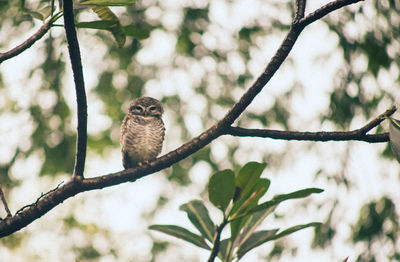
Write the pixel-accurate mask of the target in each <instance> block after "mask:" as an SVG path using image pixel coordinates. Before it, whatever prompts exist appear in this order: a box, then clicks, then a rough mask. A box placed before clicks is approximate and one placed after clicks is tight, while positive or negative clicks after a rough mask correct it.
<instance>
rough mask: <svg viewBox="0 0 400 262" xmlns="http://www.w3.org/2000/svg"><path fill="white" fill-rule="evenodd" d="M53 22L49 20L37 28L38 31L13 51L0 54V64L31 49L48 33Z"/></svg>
mask: <svg viewBox="0 0 400 262" xmlns="http://www.w3.org/2000/svg"><path fill="white" fill-rule="evenodd" d="M53 22H54V21H53V20H51V19H50V20H49V21H48V22H46V23H45V24H43V25H42V26H41V27H40V28H39V30H38V31H36V32H35V33H34V34H33V35H32V36H31V37H29V38H28V39H27V40H25V41H24V42H23V43H22V44H20V45H18V46H16V47H14V48H13V49H11V50H9V51H7V52H5V53H0V64H1V63H2V62H3V61H5V60H7V59H10V58H12V57H14V56H17V55H19V54H21V53H22V52H23V51H25V50H26V49H28V48H29V47H31V46H32V45H33V44H34V43H35V42H36V41H37V40H39V39H40V38H42V37H43V36H44V35H45V34H46V33H47V31H49V29H50V27H51V25H52V23H53Z"/></svg>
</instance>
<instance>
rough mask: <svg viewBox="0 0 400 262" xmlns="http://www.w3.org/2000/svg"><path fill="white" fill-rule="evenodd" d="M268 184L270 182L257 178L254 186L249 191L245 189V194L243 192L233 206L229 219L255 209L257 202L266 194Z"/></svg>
mask: <svg viewBox="0 0 400 262" xmlns="http://www.w3.org/2000/svg"><path fill="white" fill-rule="evenodd" d="M270 184H271V181H270V180H269V179H267V178H258V179H257V180H256V184H254V185H253V186H252V188H251V189H249V190H247V189H246V191H247V192H246V193H244V192H243V193H244V194H242V195H241V197H240V198H239V200H237V201H236V202H235V203H234V204H233V206H232V209H231V211H230V212H229V216H230V218H231V219H234V218H235V217H236V216H238V215H239V214H243V213H244V212H245V211H248V210H250V208H253V207H255V206H256V205H257V204H258V200H259V199H260V198H261V197H262V196H263V195H264V194H265V193H266V192H267V190H268V188H269V186H270Z"/></svg>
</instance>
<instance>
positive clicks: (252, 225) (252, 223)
mask: <svg viewBox="0 0 400 262" xmlns="http://www.w3.org/2000/svg"><path fill="white" fill-rule="evenodd" d="M275 208H276V205H275V206H272V207H270V208H268V209H264V210H261V211H258V212H256V213H254V214H252V215H251V216H250V219H249V220H248V221H247V223H246V224H245V225H244V227H243V230H242V232H241V234H240V236H239V237H238V239H237V241H236V242H235V246H237V247H240V246H241V245H243V243H244V242H245V241H247V239H249V238H250V237H251V235H252V234H253V232H254V231H255V230H256V228H257V227H258V226H259V225H260V224H261V222H262V221H264V219H265V218H266V217H267V216H268V215H269V214H271V213H272V212H273V211H274V210H275Z"/></svg>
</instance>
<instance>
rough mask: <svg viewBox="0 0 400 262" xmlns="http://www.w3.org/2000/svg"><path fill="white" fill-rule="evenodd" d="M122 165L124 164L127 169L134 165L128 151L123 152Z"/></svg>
mask: <svg viewBox="0 0 400 262" xmlns="http://www.w3.org/2000/svg"><path fill="white" fill-rule="evenodd" d="M122 165H123V166H124V168H125V169H128V168H131V167H134V165H133V163H132V161H131V159H130V157H129V155H128V152H122Z"/></svg>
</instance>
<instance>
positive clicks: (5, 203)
mask: <svg viewBox="0 0 400 262" xmlns="http://www.w3.org/2000/svg"><path fill="white" fill-rule="evenodd" d="M0 198H1V202H3V206H4V209H5V210H6V213H7V217H11V216H12V215H11V212H10V209H9V208H8V205H7V201H6V198H5V196H4V193H3V190H2V189H1V188H0Z"/></svg>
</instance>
